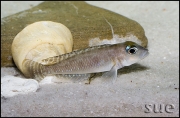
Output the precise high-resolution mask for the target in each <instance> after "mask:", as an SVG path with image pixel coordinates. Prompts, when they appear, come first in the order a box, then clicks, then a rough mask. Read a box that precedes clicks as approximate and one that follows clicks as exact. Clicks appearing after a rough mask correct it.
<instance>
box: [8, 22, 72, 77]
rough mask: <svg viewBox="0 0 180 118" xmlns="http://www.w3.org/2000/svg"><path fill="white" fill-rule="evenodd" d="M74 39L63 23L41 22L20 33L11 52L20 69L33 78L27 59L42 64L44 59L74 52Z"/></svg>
mask: <svg viewBox="0 0 180 118" xmlns="http://www.w3.org/2000/svg"><path fill="white" fill-rule="evenodd" d="M72 47H73V38H72V34H71V32H70V30H69V29H68V28H67V27H66V26H64V25H63V24H61V23H56V22H52V21H39V22H35V23H32V24H30V25H28V26H27V27H25V28H24V29H23V30H22V31H21V32H19V33H18V34H17V35H16V37H15V38H14V40H13V43H12V46H11V51H12V56H13V60H14V62H15V64H16V66H17V67H18V69H19V70H20V71H21V72H22V73H23V74H24V75H25V76H26V77H31V73H30V72H29V71H28V69H27V68H28V67H27V66H28V65H27V64H23V61H24V60H25V59H29V60H32V61H36V62H39V63H41V61H42V60H43V59H46V58H49V57H52V56H57V55H61V54H64V53H69V52H71V51H72Z"/></svg>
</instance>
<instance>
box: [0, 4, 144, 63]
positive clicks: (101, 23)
mask: <svg viewBox="0 0 180 118" xmlns="http://www.w3.org/2000/svg"><path fill="white" fill-rule="evenodd" d="M104 18H105V19H107V21H108V22H109V23H110V24H111V25H112V27H113V29H114V33H115V34H117V35H119V36H120V37H125V36H127V35H130V34H132V35H134V36H136V37H137V38H138V39H139V40H140V41H141V42H142V46H147V38H146V36H145V33H144V30H143V28H142V27H141V26H140V25H139V23H137V22H136V21H134V20H131V19H129V18H127V17H124V16H122V15H119V14H116V13H114V12H111V11H108V10H105V9H102V8H98V7H95V6H92V5H89V4H87V3H85V2H43V3H41V4H39V5H38V6H35V7H33V8H31V9H29V10H25V11H22V12H20V13H17V14H14V15H11V16H8V17H5V18H2V21H1V52H2V54H1V66H14V63H13V60H12V55H11V44H12V41H13V39H14V37H15V36H16V35H17V33H19V32H20V31H21V30H22V29H23V28H24V27H26V26H27V25H28V24H31V23H34V22H36V21H54V22H59V23H62V24H64V25H65V26H67V27H68V28H69V29H70V31H71V32H72V35H73V39H74V45H73V49H74V50H76V49H81V48H85V47H88V46H89V40H90V39H93V38H99V39H100V40H103V39H112V31H111V28H110V26H109V24H108V23H107V22H106V20H105V19H104Z"/></svg>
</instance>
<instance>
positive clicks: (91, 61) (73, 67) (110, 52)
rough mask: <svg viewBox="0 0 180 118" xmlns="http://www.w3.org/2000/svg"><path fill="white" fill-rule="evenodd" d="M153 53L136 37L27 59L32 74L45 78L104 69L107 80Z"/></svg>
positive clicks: (89, 72) (39, 78) (114, 78)
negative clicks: (135, 38) (36, 60)
mask: <svg viewBox="0 0 180 118" xmlns="http://www.w3.org/2000/svg"><path fill="white" fill-rule="evenodd" d="M148 54H149V52H148V49H146V48H144V47H142V46H140V45H138V44H136V43H135V42H132V41H126V42H124V43H117V44H105V45H98V46H92V47H88V48H85V49H81V50H75V51H72V52H70V53H66V54H62V55H58V56H54V57H49V58H47V59H43V60H42V62H35V61H33V60H29V59H25V60H24V62H23V64H24V66H28V67H29V68H27V71H29V72H30V75H29V76H30V77H32V78H36V79H37V80H41V79H42V78H44V77H45V76H49V75H73V76H74V75H78V76H79V75H83V74H91V73H99V72H104V74H103V75H102V78H105V80H108V79H110V80H116V79H117V70H118V69H121V68H123V67H124V66H129V65H132V64H134V63H136V62H138V61H140V60H142V59H143V58H145V57H146V56H147V55H148Z"/></svg>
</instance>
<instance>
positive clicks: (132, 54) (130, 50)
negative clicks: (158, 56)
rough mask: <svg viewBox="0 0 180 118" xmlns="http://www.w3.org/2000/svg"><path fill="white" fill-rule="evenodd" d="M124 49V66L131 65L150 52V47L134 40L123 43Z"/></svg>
mask: <svg viewBox="0 0 180 118" xmlns="http://www.w3.org/2000/svg"><path fill="white" fill-rule="evenodd" d="M123 48H124V49H123V50H124V53H125V56H124V60H122V64H123V65H124V66H129V65H131V64H134V63H136V62H138V61H139V60H142V59H143V58H145V57H146V56H148V54H149V52H148V49H146V48H144V47H142V46H140V45H138V44H136V43H134V42H132V41H127V42H125V43H124V44H123Z"/></svg>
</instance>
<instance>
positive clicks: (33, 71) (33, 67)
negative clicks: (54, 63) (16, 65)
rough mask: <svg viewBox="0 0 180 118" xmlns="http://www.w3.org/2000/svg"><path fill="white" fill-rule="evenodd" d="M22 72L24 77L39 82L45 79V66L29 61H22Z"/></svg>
mask: <svg viewBox="0 0 180 118" xmlns="http://www.w3.org/2000/svg"><path fill="white" fill-rule="evenodd" d="M23 71H24V72H23V73H24V75H25V76H26V77H30V78H34V79H36V80H37V81H41V80H42V79H43V78H44V77H45V75H44V72H45V66H44V65H42V64H41V63H38V62H35V61H32V60H29V59H25V60H24V62H23Z"/></svg>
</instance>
